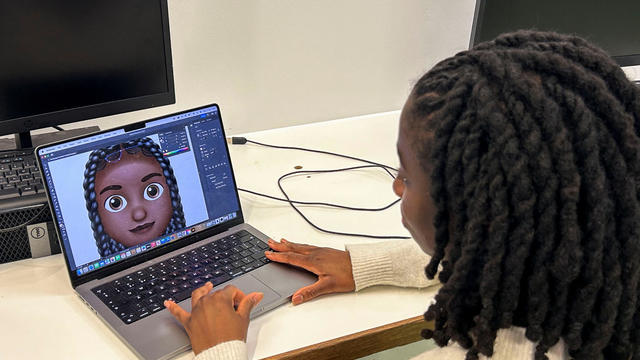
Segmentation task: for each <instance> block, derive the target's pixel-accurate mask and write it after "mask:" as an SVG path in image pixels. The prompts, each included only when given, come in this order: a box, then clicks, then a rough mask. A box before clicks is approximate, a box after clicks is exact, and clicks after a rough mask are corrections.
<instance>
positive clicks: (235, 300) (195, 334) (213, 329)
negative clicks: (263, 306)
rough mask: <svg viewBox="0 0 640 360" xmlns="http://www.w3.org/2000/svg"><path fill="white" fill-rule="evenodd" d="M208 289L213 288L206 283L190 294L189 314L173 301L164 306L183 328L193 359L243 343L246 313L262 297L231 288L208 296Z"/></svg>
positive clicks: (245, 329)
mask: <svg viewBox="0 0 640 360" xmlns="http://www.w3.org/2000/svg"><path fill="white" fill-rule="evenodd" d="M211 289H213V285H212V284H211V283H210V282H207V283H205V284H204V285H203V286H202V287H199V288H197V289H195V290H194V291H193V292H192V293H191V313H189V312H187V311H185V310H184V309H183V308H181V307H180V305H178V304H176V303H175V302H173V301H170V300H167V301H165V302H164V306H166V307H167V309H169V311H170V312H171V314H172V315H173V316H174V317H175V318H176V319H177V320H178V321H180V323H181V324H182V326H184V328H185V330H186V331H187V335H189V339H190V340H191V347H192V348H193V352H194V353H195V354H196V355H197V354H199V353H200V352H201V351H203V350H207V349H208V348H210V347H212V346H215V345H218V344H220V343H223V342H225V341H231V340H242V341H246V339H247V328H248V327H249V313H250V312H251V309H253V307H254V306H255V305H256V304H258V303H259V302H260V300H262V297H263V296H264V295H263V294H262V293H255V292H254V293H251V294H248V295H245V294H244V293H243V292H242V291H240V290H239V289H238V288H236V287H235V286H233V285H227V286H226V287H225V288H224V289H222V290H218V291H216V292H213V293H209V292H210V291H211ZM236 309H237V310H236Z"/></svg>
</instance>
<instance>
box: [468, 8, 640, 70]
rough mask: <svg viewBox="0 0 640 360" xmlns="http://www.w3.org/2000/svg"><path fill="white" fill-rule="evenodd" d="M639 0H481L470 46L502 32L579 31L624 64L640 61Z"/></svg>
mask: <svg viewBox="0 0 640 360" xmlns="http://www.w3.org/2000/svg"><path fill="white" fill-rule="evenodd" d="M638 14H640V1H638V0H609V1H596V0H562V1H557V0H537V1H531V0H477V2H476V11H475V15H474V19H473V28H472V32H471V43H470V46H474V45H476V44H478V43H480V42H483V41H487V40H491V39H493V38H495V37H496V36H498V35H499V34H501V33H505V32H511V31H515V30H520V29H536V30H547V31H556V32H560V33H566V34H575V35H578V36H580V37H583V38H585V39H587V40H589V41H591V42H593V43H594V44H596V45H598V46H600V47H601V48H603V49H604V50H605V51H607V52H608V53H609V55H611V56H612V57H613V59H614V60H615V61H617V62H618V64H619V65H620V66H630V65H639V64H640V19H639V18H638Z"/></svg>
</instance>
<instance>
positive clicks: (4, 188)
mask: <svg viewBox="0 0 640 360" xmlns="http://www.w3.org/2000/svg"><path fill="white" fill-rule="evenodd" d="M37 193H42V194H43V195H44V191H43V185H42V175H41V174H40V171H38V167H37V165H36V159H35V156H34V155H33V151H30V150H16V151H3V152H0V200H3V199H10V198H18V197H21V196H28V195H36V194H37Z"/></svg>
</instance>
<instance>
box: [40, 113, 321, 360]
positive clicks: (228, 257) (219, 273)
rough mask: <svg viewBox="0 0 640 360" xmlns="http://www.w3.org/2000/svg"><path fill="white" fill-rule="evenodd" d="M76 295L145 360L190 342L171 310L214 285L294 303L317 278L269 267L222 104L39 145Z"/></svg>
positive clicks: (265, 304) (270, 304) (271, 302)
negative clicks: (167, 303) (168, 304)
mask: <svg viewBox="0 0 640 360" xmlns="http://www.w3.org/2000/svg"><path fill="white" fill-rule="evenodd" d="M35 153H36V156H37V158H38V163H39V166H40V170H41V172H42V174H43V179H44V183H45V187H46V192H47V196H48V201H49V205H50V207H51V213H52V214H53V217H54V224H55V228H56V231H57V234H58V237H59V239H60V245H61V248H62V252H63V254H64V258H65V261H66V265H67V270H68V272H69V277H70V279H71V284H72V287H73V289H74V290H75V292H76V293H77V295H78V296H79V297H80V298H81V299H82V300H83V301H84V302H85V303H86V304H87V306H89V308H90V309H91V310H92V311H94V312H95V313H96V314H97V315H98V317H100V319H102V320H103V321H104V322H105V323H106V324H107V326H109V328H111V329H112V330H113V331H114V332H115V333H116V334H117V335H118V336H119V337H120V338H121V339H122V340H123V341H124V342H126V343H127V345H128V346H129V347H130V348H131V349H132V350H133V351H134V352H135V353H136V354H137V355H138V356H139V357H141V358H145V359H165V358H170V357H173V356H175V355H177V354H179V353H181V352H183V351H185V350H188V349H189V347H190V343H189V339H188V337H187V335H186V333H185V331H184V330H183V328H182V326H181V325H180V324H179V323H178V322H177V321H176V320H175V319H174V318H173V317H172V315H171V314H170V313H169V312H168V310H166V309H165V308H164V306H163V302H164V300H167V299H173V300H174V301H176V302H178V303H179V304H180V306H182V307H183V308H186V309H187V310H190V309H191V300H190V296H191V291H193V290H194V289H196V288H198V287H200V286H202V285H203V284H204V283H205V282H207V281H211V282H212V283H213V285H214V289H215V288H221V286H225V285H227V284H231V285H234V286H236V287H238V288H239V289H241V290H242V291H243V292H245V293H249V292H253V291H259V292H262V293H264V298H263V300H262V301H261V302H260V304H258V306H257V307H256V308H255V309H254V310H253V311H252V313H251V316H252V317H255V316H257V315H260V314H262V313H264V312H266V311H269V310H271V309H273V308H275V307H277V306H278V305H281V304H284V303H286V302H287V301H288V300H289V298H290V297H291V295H292V294H293V292H294V291H295V290H297V289H299V288H300V287H303V286H306V285H309V284H311V283H313V282H314V281H315V280H316V278H315V276H314V275H312V274H310V273H308V272H306V271H304V270H301V269H297V268H294V267H289V266H285V265H282V264H277V263H272V262H269V260H268V259H267V258H266V257H265V256H264V251H265V250H266V249H268V246H267V244H266V241H267V239H268V236H266V235H265V234H263V233H261V232H260V231H258V230H257V229H255V228H253V227H252V226H251V225H249V224H247V223H245V222H244V218H243V213H242V209H241V206H240V201H239V197H238V190H237V187H236V182H235V179H234V175H233V169H232V166H231V161H230V158H229V151H228V148H227V143H226V139H225V134H224V128H223V126H222V119H221V117H220V109H219V107H218V105H216V104H212V105H207V106H203V107H199V108H196V109H192V110H188V111H183V112H180V113H175V114H171V115H168V116H165V117H160V118H155V119H151V120H147V121H142V122H138V123H134V124H130V125H126V126H124V127H120V128H115V129H111V130H106V131H102V132H98V133H93V134H89V135H85V136H81V137H77V138H74V139H69V140H65V141H60V142H56V143H52V144H47V145H43V146H40V147H38V148H36V149H35Z"/></svg>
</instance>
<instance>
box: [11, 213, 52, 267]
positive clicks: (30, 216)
mask: <svg viewBox="0 0 640 360" xmlns="http://www.w3.org/2000/svg"><path fill="white" fill-rule="evenodd" d="M51 220H52V219H51V212H50V211H49V206H48V205H47V204H46V203H43V204H38V205H33V206H29V207H24V208H19V209H13V210H8V211H4V212H0V264H2V263H7V262H11V261H17V260H22V259H28V258H32V257H41V256H46V255H51V254H59V253H60V245H59V242H58V237H57V235H56V231H55V228H54V226H53V222H52V221H51Z"/></svg>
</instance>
